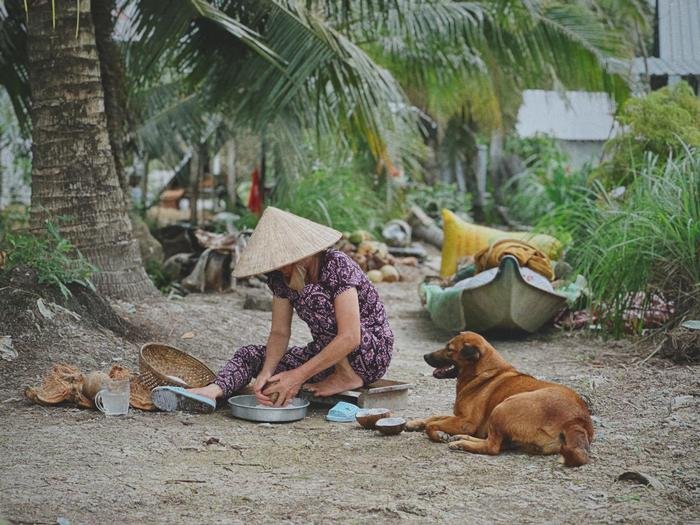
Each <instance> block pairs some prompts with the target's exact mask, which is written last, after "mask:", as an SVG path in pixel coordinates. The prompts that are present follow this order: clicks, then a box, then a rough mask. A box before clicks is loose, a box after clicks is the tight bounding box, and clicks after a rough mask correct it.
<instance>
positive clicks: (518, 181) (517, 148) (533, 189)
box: [504, 136, 590, 224]
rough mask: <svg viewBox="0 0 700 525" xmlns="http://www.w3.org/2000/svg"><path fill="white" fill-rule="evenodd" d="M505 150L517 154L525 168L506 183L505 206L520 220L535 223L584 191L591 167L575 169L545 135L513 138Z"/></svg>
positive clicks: (578, 197) (575, 198)
mask: <svg viewBox="0 0 700 525" xmlns="http://www.w3.org/2000/svg"><path fill="white" fill-rule="evenodd" d="M506 151H508V152H510V153H513V154H515V155H518V156H519V157H520V158H521V159H522V160H523V162H524V164H525V170H523V171H522V172H521V173H519V174H517V175H515V176H514V177H513V178H511V179H510V180H509V181H508V182H507V184H506V185H505V191H504V193H505V195H506V199H505V200H506V205H507V206H508V212H509V214H510V216H511V217H512V218H513V219H515V220H516V221H518V222H522V223H525V224H535V223H537V222H538V221H539V220H540V219H542V217H544V216H546V215H547V214H549V213H550V212H551V211H552V210H554V209H556V208H557V207H561V206H569V205H573V204H574V203H575V202H577V201H578V200H579V199H580V198H582V196H583V195H584V194H585V190H584V188H585V187H586V186H587V185H588V179H589V176H590V168H589V167H587V166H586V167H584V168H582V169H572V168H571V166H570V159H569V157H568V156H567V155H566V154H565V153H564V152H563V151H562V150H561V149H560V148H559V147H558V146H557V144H556V142H555V141H554V139H552V138H550V137H546V136H538V137H530V138H524V139H521V138H510V139H509V140H508V142H507V143H506Z"/></svg>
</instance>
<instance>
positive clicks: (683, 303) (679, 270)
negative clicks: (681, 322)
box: [539, 150, 700, 335]
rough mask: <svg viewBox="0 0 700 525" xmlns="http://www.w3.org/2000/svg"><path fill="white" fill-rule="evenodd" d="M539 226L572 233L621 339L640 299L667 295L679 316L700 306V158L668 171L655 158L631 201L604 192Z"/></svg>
mask: <svg viewBox="0 0 700 525" xmlns="http://www.w3.org/2000/svg"><path fill="white" fill-rule="evenodd" d="M584 196H585V198H583V199H581V200H578V201H576V202H575V203H573V204H572V205H567V206H561V207H559V208H557V209H556V210H554V211H553V212H552V214H550V216H548V217H546V218H545V219H544V220H542V221H541V222H540V224H539V227H541V228H544V229H551V228H552V227H553V226H554V227H556V228H557V229H559V230H560V231H561V230H562V229H563V230H566V231H568V232H569V233H570V235H571V237H572V239H573V242H572V244H571V247H570V250H569V253H568V255H567V257H568V259H569V260H570V262H572V263H573V264H574V266H575V267H576V268H577V269H578V270H579V271H580V272H581V273H583V274H584V275H585V276H586V277H587V279H588V282H589V285H590V288H591V292H592V301H593V305H592V306H593V308H594V309H595V310H596V311H597V312H598V313H599V315H600V316H601V320H602V321H603V323H604V324H605V326H607V327H609V328H610V330H611V331H612V332H613V333H614V334H615V335H619V334H620V333H621V332H622V330H623V329H624V318H623V313H624V311H625V310H626V309H627V308H628V307H629V305H630V301H631V298H632V294H633V293H635V292H645V293H647V294H651V293H659V292H660V293H662V294H663V296H664V297H665V298H666V299H668V300H672V301H674V303H675V307H676V310H677V314H678V315H683V314H684V313H686V312H688V311H689V310H695V309H697V308H698V304H700V152H698V151H697V150H686V153H685V155H683V156H682V157H679V158H675V159H669V160H668V161H667V162H666V163H665V165H663V166H660V165H659V163H658V159H657V157H655V156H654V155H652V154H648V155H646V156H645V158H644V162H643V163H642V165H641V167H640V169H639V172H638V173H637V174H636V176H635V178H634V180H633V182H632V183H631V184H630V185H629V186H628V187H627V190H626V192H625V195H623V196H622V197H621V198H620V197H618V198H614V197H613V196H612V195H611V194H610V193H609V192H607V191H606V190H605V189H604V188H603V186H602V185H597V186H594V187H593V188H592V189H590V190H587V192H586V193H585V195H584Z"/></svg>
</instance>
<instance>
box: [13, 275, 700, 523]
mask: <svg viewBox="0 0 700 525" xmlns="http://www.w3.org/2000/svg"><path fill="white" fill-rule="evenodd" d="M380 293H381V295H382V297H383V299H384V301H385V304H386V305H387V309H388V311H389V313H390V317H391V322H392V327H393V329H394V331H395V333H396V349H395V356H394V360H393V362H392V366H391V369H390V372H389V377H390V378H393V379H399V380H404V381H408V382H410V383H412V384H413V389H412V391H411V394H410V398H409V404H408V407H407V408H406V409H405V410H404V411H402V413H401V414H400V415H402V416H405V417H409V418H410V417H417V416H424V415H428V414H434V413H449V412H450V411H451V403H452V401H453V396H454V380H441V381H440V380H436V379H434V378H433V377H432V376H431V369H430V368H429V367H428V366H427V365H425V363H424V362H423V360H422V355H423V353H425V352H426V351H429V350H432V349H435V348H437V347H438V346H439V345H441V344H443V342H444V341H445V340H446V339H448V338H449V337H450V335H451V334H448V333H444V332H440V331H438V330H436V329H435V328H434V327H433V326H432V325H431V323H430V320H429V318H428V317H427V314H426V313H425V312H424V311H423V310H422V308H421V306H420V304H419V302H418V299H417V294H416V283H415V282H408V283H397V284H385V285H380ZM242 303H243V297H242V295H241V294H240V293H230V294H224V295H190V296H188V297H187V298H185V299H183V300H177V301H175V300H170V301H167V300H162V299H161V300H155V299H154V300H150V301H148V302H145V303H143V304H139V305H136V306H135V305H131V304H127V303H119V304H118V305H117V308H118V311H119V313H120V314H121V315H122V316H123V317H126V318H127V319H129V320H130V321H131V322H132V323H134V324H135V325H136V326H137V327H138V328H139V329H138V330H137V332H138V333H139V334H140V336H138V337H137V336H134V335H131V336H129V339H125V338H122V337H119V336H116V335H115V334H114V333H113V332H111V331H109V330H106V329H103V328H99V327H94V326H89V325H87V324H85V323H81V322H79V321H77V320H75V319H74V318H73V317H71V316H68V315H67V314H65V313H61V312H59V313H57V315H56V318H55V319H53V320H52V321H50V322H49V321H46V322H43V323H37V325H36V327H35V330H33V331H32V332H31V333H27V334H26V336H22V337H15V338H14V343H15V348H16V349H17V350H18V352H19V357H18V358H17V359H15V360H14V361H12V362H6V361H0V523H2V522H3V519H4V520H6V521H9V522H10V523H25V522H31V523H56V522H57V520H58V519H59V518H64V519H66V520H68V521H70V523H72V524H75V523H232V522H249V521H251V522H253V521H254V522H265V523H267V522H293V523H325V522H331V521H340V522H350V523H354V522H365V521H369V520H371V521H374V522H382V523H383V522H390V523H391V522H403V521H415V522H418V521H421V522H423V521H430V522H438V523H453V522H462V523H464V522H467V523H469V522H520V523H542V522H550V523H551V522H554V523H589V522H604V523H607V522H628V523H688V522H698V521H699V520H700V508H699V507H698V503H699V502H700V468H699V467H700V451H699V449H700V433H699V430H700V416H699V411H698V403H699V401H700V379H699V375H698V371H699V370H698V367H697V366H678V365H672V364H671V363H669V362H667V361H664V360H661V359H655V358H653V359H650V360H649V361H648V362H646V363H645V364H643V365H640V364H638V363H639V361H640V359H641V358H643V357H644V356H645V355H646V354H647V353H648V352H649V349H648V348H635V347H633V346H632V345H631V344H630V343H628V342H623V343H620V342H605V341H602V340H599V339H596V338H591V337H584V336H580V335H573V336H572V335H567V334H563V333H559V332H553V333H549V334H548V335H544V336H542V335H540V336H537V337H531V338H528V339H526V340H506V341H494V343H495V346H496V347H497V349H498V350H500V351H501V353H502V354H503V355H504V356H505V357H506V358H507V359H508V360H510V361H511V362H512V363H514V364H515V365H516V366H517V367H518V368H519V369H520V370H522V371H525V372H528V373H531V374H533V375H536V376H538V377H541V378H545V379H548V380H553V381H559V382H562V383H565V384H567V385H570V386H572V387H574V388H575V389H577V390H578V391H579V392H580V393H582V394H583V395H585V396H586V397H587V398H588V399H589V400H590V402H591V405H592V409H593V412H594V422H595V427H596V437H595V440H594V443H593V447H592V463H591V464H589V465H587V466H584V467H582V468H577V469H567V468H564V467H563V466H561V465H560V464H559V463H558V462H557V458H556V457H554V456H549V457H535V456H527V455H524V454H522V453H518V452H509V453H505V454H502V455H500V456H496V457H487V456H476V455H470V454H466V453H460V452H450V451H448V449H447V446H446V445H438V444H433V443H430V442H429V441H428V440H427V439H426V438H425V436H424V435H422V434H418V433H403V434H401V435H399V436H395V437H383V436H380V435H378V434H376V433H374V432H372V431H366V430H362V429H360V428H359V427H357V426H356V425H354V424H338V423H328V422H326V421H325V420H324V418H323V415H324V411H323V410H313V411H311V412H310V415H309V416H308V417H307V418H306V419H304V420H303V421H299V422H296V423H291V424H284V425H275V426H270V425H259V424H255V423H250V422H245V421H241V420H235V419H233V418H231V417H230V416H229V415H228V413H227V412H226V411H224V410H220V411H218V412H217V413H215V414H213V415H186V414H182V413H175V414H164V413H145V412H138V411H132V412H131V414H130V415H129V416H126V417H123V418H106V417H104V416H102V415H100V414H99V413H97V412H94V411H89V410H78V409H73V408H70V407H52V408H46V407H40V406H35V405H30V404H28V402H26V401H25V400H24V399H23V396H22V390H23V388H24V386H26V385H28V384H34V383H38V382H39V379H40V376H41V375H43V373H44V371H45V370H46V369H47V368H48V367H49V366H50V364H51V363H53V362H57V361H62V360H63V361H65V360H67V361H70V362H72V363H75V364H77V365H79V366H80V367H81V368H82V369H84V370H90V369H95V368H102V369H106V368H108V367H109V364H110V363H111V362H115V361H116V362H119V363H121V364H125V365H127V366H130V367H132V368H133V369H134V370H135V369H136V368H137V352H138V348H139V344H140V342H142V341H143V340H144V339H149V338H155V339H160V340H164V341H168V342H171V343H173V344H175V345H177V346H179V347H181V348H183V349H185V350H187V351H190V352H191V353H193V354H195V355H197V356H198V357H200V358H201V359H203V360H204V361H205V362H207V363H208V364H209V365H210V366H211V367H212V368H213V369H216V368H217V367H219V366H220V365H222V364H223V363H224V362H225V361H226V359H227V358H228V357H229V356H230V354H231V353H232V352H233V350H234V349H235V348H236V347H237V346H240V345H242V344H244V343H251V342H264V339H265V336H266V330H267V328H268V326H269V320H270V314H269V313H267V312H261V311H254V310H243V309H242ZM295 323H296V324H295V333H294V337H293V339H294V341H295V342H297V343H303V342H304V341H306V339H307V337H308V332H307V331H306V329H305V328H304V327H303V326H302V325H300V324H298V321H295ZM2 328H3V327H0V333H1V332H2ZM186 332H193V333H194V337H193V338H191V339H181V336H182V335H183V334H185V333H186ZM211 437H215V438H218V439H219V443H214V444H210V445H207V444H206V442H207V440H208V439H209V438H211ZM626 471H637V472H642V473H645V474H646V475H648V476H650V477H651V478H653V479H652V481H653V482H654V483H653V485H654V486H644V485H641V484H638V483H634V482H629V481H616V478H617V477H618V476H619V475H620V474H622V473H623V472H626Z"/></svg>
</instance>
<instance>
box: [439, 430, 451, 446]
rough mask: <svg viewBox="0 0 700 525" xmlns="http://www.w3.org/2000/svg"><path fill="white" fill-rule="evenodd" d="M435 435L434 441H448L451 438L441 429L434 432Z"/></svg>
mask: <svg viewBox="0 0 700 525" xmlns="http://www.w3.org/2000/svg"><path fill="white" fill-rule="evenodd" d="M435 437H436V438H437V439H436V441H442V442H443V443H449V442H450V440H451V439H452V436H450V435H449V434H448V433H447V432H443V431H442V430H438V431H437V432H435Z"/></svg>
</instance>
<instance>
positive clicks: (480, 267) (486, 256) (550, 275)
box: [474, 239, 554, 281]
mask: <svg viewBox="0 0 700 525" xmlns="http://www.w3.org/2000/svg"><path fill="white" fill-rule="evenodd" d="M504 255H512V256H513V257H515V258H516V259H518V264H520V266H527V267H528V268H530V269H531V270H533V271H535V272H537V273H539V274H540V275H544V276H545V277H546V278H547V279H549V280H550V281H553V280H554V270H553V269H552V263H551V262H550V261H549V257H547V256H546V255H545V254H544V253H542V252H541V251H539V250H538V249H537V248H535V247H534V246H531V245H529V244H528V243H526V242H523V241H517V240H514V239H503V240H501V241H498V242H495V243H493V244H492V245H491V246H489V247H488V248H484V249H483V250H480V251H478V252H477V253H476V254H475V255H474V263H475V264H476V273H479V272H483V271H484V270H488V269H489V268H495V267H496V266H498V265H499V264H500V262H501V259H502V258H503V256H504Z"/></svg>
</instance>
